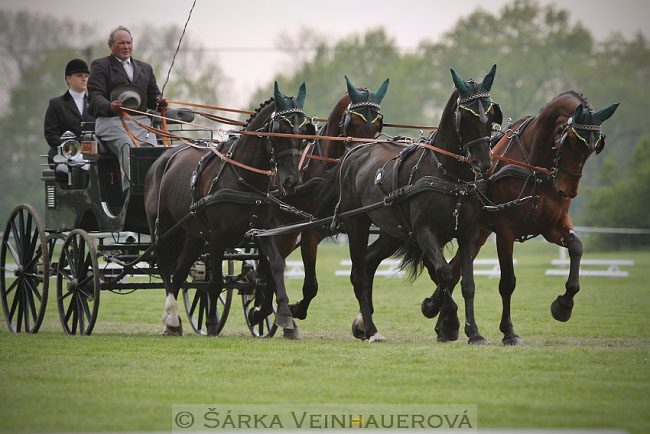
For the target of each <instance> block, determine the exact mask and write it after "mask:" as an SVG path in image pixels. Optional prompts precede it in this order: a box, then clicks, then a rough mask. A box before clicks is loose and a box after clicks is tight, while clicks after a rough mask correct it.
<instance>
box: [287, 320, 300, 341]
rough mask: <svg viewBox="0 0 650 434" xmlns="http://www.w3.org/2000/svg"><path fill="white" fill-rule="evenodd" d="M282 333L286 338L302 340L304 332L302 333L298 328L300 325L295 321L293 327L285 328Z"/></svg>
mask: <svg viewBox="0 0 650 434" xmlns="http://www.w3.org/2000/svg"><path fill="white" fill-rule="evenodd" d="M282 333H283V337H284V338H285V339H290V340H293V341H300V340H302V334H300V329H299V328H298V325H297V324H296V323H295V322H294V323H293V328H292V329H283V330H282Z"/></svg>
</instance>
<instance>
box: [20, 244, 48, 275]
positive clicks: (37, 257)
mask: <svg viewBox="0 0 650 434" xmlns="http://www.w3.org/2000/svg"><path fill="white" fill-rule="evenodd" d="M32 252H34V253H32ZM29 257H31V260H30V261H29V262H28V263H26V264H25V265H24V267H23V268H24V269H26V270H33V269H34V265H35V264H36V263H37V262H38V261H39V260H40V259H41V258H42V257H43V249H42V248H40V247H39V249H38V250H36V251H34V249H30V253H29Z"/></svg>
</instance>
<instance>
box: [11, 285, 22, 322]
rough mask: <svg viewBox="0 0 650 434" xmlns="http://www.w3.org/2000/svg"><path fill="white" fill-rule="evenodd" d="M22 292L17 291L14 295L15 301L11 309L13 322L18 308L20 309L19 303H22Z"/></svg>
mask: <svg viewBox="0 0 650 434" xmlns="http://www.w3.org/2000/svg"><path fill="white" fill-rule="evenodd" d="M19 299H20V290H18V291H16V294H14V301H13V302H12V303H11V309H10V310H9V320H10V321H11V320H12V319H13V317H14V314H15V313H16V308H17V307H18V302H19V301H20V300H19Z"/></svg>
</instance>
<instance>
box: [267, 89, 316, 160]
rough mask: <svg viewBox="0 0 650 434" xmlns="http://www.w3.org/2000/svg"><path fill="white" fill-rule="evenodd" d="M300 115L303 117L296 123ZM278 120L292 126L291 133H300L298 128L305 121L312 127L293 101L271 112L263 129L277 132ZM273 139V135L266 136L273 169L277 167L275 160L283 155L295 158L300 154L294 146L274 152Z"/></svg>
mask: <svg viewBox="0 0 650 434" xmlns="http://www.w3.org/2000/svg"><path fill="white" fill-rule="evenodd" d="M301 117H302V118H304V120H303V121H302V123H300V124H298V121H299V120H300V118H301ZM280 121H285V122H287V123H288V124H289V126H290V127H291V128H292V130H293V134H296V135H299V134H300V128H302V127H303V125H305V124H306V123H309V125H312V127H313V124H312V123H311V120H310V119H309V118H308V117H307V115H305V112H304V111H303V110H302V109H300V108H298V107H295V101H294V107H292V108H289V109H286V110H283V111H281V112H277V113H276V112H273V113H272V114H271V120H270V121H269V122H268V123H267V124H266V126H265V127H264V128H263V130H264V131H267V132H271V133H278V132H279V131H280ZM292 121H293V122H292ZM275 139H276V137H273V136H268V137H267V150H268V152H269V154H271V166H272V167H273V168H274V169H275V168H277V162H278V161H279V160H280V159H282V158H285V157H292V158H295V157H298V156H300V150H299V149H296V148H290V149H286V150H284V151H280V152H278V153H277V154H276V152H275V146H274V144H275Z"/></svg>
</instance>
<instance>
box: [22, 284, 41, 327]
mask: <svg viewBox="0 0 650 434" xmlns="http://www.w3.org/2000/svg"><path fill="white" fill-rule="evenodd" d="M34 294H36V296H37V298H38V300H39V301H41V299H40V296H39V294H38V292H36V290H35V289H34V288H32V291H26V292H25V298H27V301H28V303H27V304H28V305H29V309H30V312H31V314H32V318H34V322H36V319H37V318H38V314H37V313H36V304H35V303H34Z"/></svg>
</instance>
